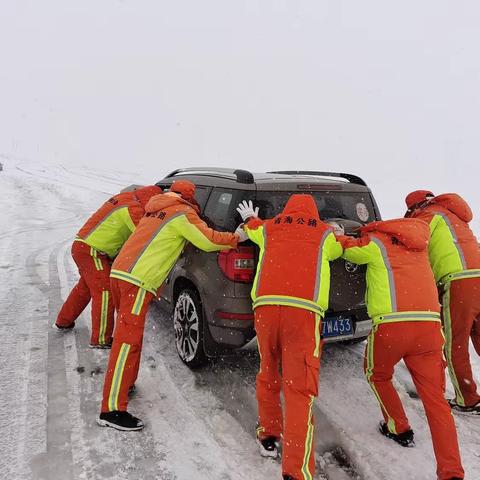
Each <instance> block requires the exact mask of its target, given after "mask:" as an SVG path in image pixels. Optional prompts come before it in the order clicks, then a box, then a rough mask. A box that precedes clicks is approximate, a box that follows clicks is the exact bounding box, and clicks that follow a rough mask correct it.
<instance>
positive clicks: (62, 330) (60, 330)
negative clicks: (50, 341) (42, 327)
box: [52, 323, 75, 332]
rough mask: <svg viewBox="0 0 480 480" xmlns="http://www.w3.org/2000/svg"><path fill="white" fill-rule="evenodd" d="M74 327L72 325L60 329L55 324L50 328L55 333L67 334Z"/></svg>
mask: <svg viewBox="0 0 480 480" xmlns="http://www.w3.org/2000/svg"><path fill="white" fill-rule="evenodd" d="M74 327H75V324H74V323H72V324H71V325H69V326H68V327H62V326H61V325H57V324H56V323H54V324H53V325H52V328H53V329H55V330H56V331H57V332H69V331H70V330H73V328H74Z"/></svg>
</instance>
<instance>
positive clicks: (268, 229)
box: [244, 195, 342, 315]
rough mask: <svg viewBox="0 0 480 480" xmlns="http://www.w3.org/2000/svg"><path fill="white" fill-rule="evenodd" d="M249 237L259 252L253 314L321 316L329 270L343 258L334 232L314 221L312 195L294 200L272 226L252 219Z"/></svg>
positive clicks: (315, 217) (314, 205) (273, 221)
mask: <svg viewBox="0 0 480 480" xmlns="http://www.w3.org/2000/svg"><path fill="white" fill-rule="evenodd" d="M244 228H245V231H246V233H247V235H248V237H249V238H250V239H251V240H252V241H253V242H255V243H256V244H257V245H258V246H259V247H260V256H259V262H258V266H257V273H256V275H255V280H254V282H253V288H252V293H251V295H252V300H253V308H257V307H260V306H262V305H286V306H290V307H296V308H303V309H306V310H310V311H312V312H315V313H317V314H319V315H323V314H324V312H325V310H327V309H328V297H329V292H330V264H329V262H330V261H331V260H335V259H336V258H338V257H340V255H341V254H342V247H341V245H340V243H339V242H337V240H336V238H335V235H334V234H333V231H332V229H331V228H330V227H329V226H328V225H327V224H325V223H323V222H322V221H321V220H320V218H319V216H318V209H317V206H316V204H315V200H314V199H313V197H312V196H311V195H292V196H291V197H290V199H289V201H288V202H287V205H286V206H285V209H284V211H283V212H282V213H281V214H280V215H277V216H276V217H275V218H273V219H270V220H265V221H262V220H259V219H252V220H250V221H249V222H248V223H247V224H246V225H245V227H244Z"/></svg>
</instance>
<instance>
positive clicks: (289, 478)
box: [283, 475, 295, 480]
mask: <svg viewBox="0 0 480 480" xmlns="http://www.w3.org/2000/svg"><path fill="white" fill-rule="evenodd" d="M283 480H295V479H294V478H293V477H291V476H290V475H284V476H283Z"/></svg>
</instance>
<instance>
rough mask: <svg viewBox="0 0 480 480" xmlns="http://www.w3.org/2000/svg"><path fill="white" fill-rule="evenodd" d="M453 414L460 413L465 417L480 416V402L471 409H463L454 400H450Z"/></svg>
mask: <svg viewBox="0 0 480 480" xmlns="http://www.w3.org/2000/svg"><path fill="white" fill-rule="evenodd" d="M448 403H449V405H450V408H451V409H452V412H455V413H460V414H463V415H480V402H477V403H476V404H475V405H472V406H471V407H462V406H461V405H459V404H458V403H457V402H456V401H455V400H454V399H452V400H448Z"/></svg>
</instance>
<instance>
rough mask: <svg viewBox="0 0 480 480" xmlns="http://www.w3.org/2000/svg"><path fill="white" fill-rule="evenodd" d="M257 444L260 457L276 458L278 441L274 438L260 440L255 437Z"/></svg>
mask: <svg viewBox="0 0 480 480" xmlns="http://www.w3.org/2000/svg"><path fill="white" fill-rule="evenodd" d="M257 443H258V446H259V450H260V455H261V456H262V457H268V458H277V457H278V439H277V438H276V437H265V438H262V439H261V440H260V438H258V437H257Z"/></svg>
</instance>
